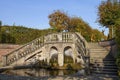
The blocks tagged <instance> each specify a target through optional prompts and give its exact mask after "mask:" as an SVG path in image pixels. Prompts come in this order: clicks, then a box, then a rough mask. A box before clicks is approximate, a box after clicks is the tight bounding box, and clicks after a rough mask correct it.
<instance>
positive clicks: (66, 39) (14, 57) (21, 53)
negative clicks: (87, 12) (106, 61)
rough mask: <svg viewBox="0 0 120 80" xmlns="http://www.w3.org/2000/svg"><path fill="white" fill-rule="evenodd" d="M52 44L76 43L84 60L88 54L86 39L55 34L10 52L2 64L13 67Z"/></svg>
mask: <svg viewBox="0 0 120 80" xmlns="http://www.w3.org/2000/svg"><path fill="white" fill-rule="evenodd" d="M48 43H49V44H52V43H74V44H75V45H76V48H77V49H78V52H80V54H82V56H83V58H84V56H86V54H87V50H86V42H85V40H84V38H82V37H81V36H79V35H78V34H77V33H70V32H63V33H53V34H48V35H46V36H42V37H40V38H37V39H35V40H33V41H31V42H29V43H27V44H25V45H23V46H22V47H20V48H18V49H16V50H15V51H13V52H10V53H9V54H7V55H4V56H2V62H3V65H4V66H8V65H11V64H12V63H14V62H16V61H18V60H19V59H21V58H24V57H25V56H27V55H29V54H31V53H33V52H35V51H36V50H38V49H40V48H41V47H43V46H44V45H47V44H48Z"/></svg>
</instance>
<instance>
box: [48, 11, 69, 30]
mask: <svg viewBox="0 0 120 80" xmlns="http://www.w3.org/2000/svg"><path fill="white" fill-rule="evenodd" d="M48 18H49V19H50V20H49V24H50V25H51V27H53V28H56V29H58V31H62V30H66V29H67V28H68V24H69V17H68V16H67V14H65V13H64V12H62V11H59V10H57V11H55V12H54V13H52V14H50V15H49V16H48Z"/></svg>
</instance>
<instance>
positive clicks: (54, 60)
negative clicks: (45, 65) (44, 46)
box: [50, 46, 58, 65]
mask: <svg viewBox="0 0 120 80" xmlns="http://www.w3.org/2000/svg"><path fill="white" fill-rule="evenodd" d="M50 64H51V65H57V64H58V49H57V48H56V47H55V46H53V47H51V48H50Z"/></svg>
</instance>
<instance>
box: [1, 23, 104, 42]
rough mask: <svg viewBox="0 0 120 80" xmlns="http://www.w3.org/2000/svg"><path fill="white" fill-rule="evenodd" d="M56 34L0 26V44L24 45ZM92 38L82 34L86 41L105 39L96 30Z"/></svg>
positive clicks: (46, 30)
mask: <svg viewBox="0 0 120 80" xmlns="http://www.w3.org/2000/svg"><path fill="white" fill-rule="evenodd" d="M53 32H57V31H56V30H55V29H44V30H39V29H32V28H27V27H23V26H8V25H4V26H1V29H0V43H7V44H8V43H10V44H25V43H27V42H30V41H32V40H34V39H36V38H38V37H40V36H42V35H46V34H49V33H53ZM81 32H82V34H83V32H86V31H81ZM92 32H93V33H95V34H94V36H91V37H87V36H90V34H87V33H85V34H83V36H84V37H85V39H86V40H87V41H91V38H92V39H94V41H98V40H101V38H102V37H105V36H103V35H102V33H101V32H100V31H98V30H92Z"/></svg>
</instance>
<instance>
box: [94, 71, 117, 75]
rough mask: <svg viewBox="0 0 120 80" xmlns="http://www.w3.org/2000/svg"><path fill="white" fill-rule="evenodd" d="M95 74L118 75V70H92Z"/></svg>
mask: <svg viewBox="0 0 120 80" xmlns="http://www.w3.org/2000/svg"><path fill="white" fill-rule="evenodd" d="M93 72H94V73H96V74H107V75H118V72H107V71H93Z"/></svg>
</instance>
